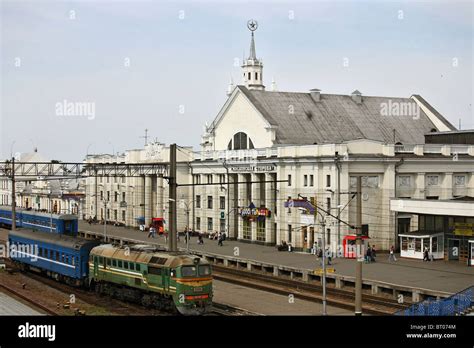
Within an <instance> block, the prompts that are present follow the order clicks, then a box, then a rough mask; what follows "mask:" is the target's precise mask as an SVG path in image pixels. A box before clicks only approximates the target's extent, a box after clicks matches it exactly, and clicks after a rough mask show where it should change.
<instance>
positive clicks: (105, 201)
mask: <svg viewBox="0 0 474 348" xmlns="http://www.w3.org/2000/svg"><path fill="white" fill-rule="evenodd" d="M107 203H108V202H107V199H104V242H105V243H107Z"/></svg>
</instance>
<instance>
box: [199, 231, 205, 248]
mask: <svg viewBox="0 0 474 348" xmlns="http://www.w3.org/2000/svg"><path fill="white" fill-rule="evenodd" d="M198 244H201V245H203V244H204V240H203V239H202V234H200V233H199V236H198Z"/></svg>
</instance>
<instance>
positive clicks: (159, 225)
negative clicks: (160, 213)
mask: <svg viewBox="0 0 474 348" xmlns="http://www.w3.org/2000/svg"><path fill="white" fill-rule="evenodd" d="M151 225H152V226H153V227H154V228H156V232H157V233H158V234H159V235H160V234H163V233H165V219H163V218H152V219H151Z"/></svg>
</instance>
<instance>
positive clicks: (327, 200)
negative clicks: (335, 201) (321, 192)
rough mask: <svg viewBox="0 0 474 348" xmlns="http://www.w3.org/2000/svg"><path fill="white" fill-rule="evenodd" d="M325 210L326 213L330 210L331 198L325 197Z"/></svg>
mask: <svg viewBox="0 0 474 348" xmlns="http://www.w3.org/2000/svg"><path fill="white" fill-rule="evenodd" d="M326 210H327V212H328V213H330V212H331V198H329V197H328V198H326Z"/></svg>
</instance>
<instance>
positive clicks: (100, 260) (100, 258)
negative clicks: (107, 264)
mask: <svg viewBox="0 0 474 348" xmlns="http://www.w3.org/2000/svg"><path fill="white" fill-rule="evenodd" d="M99 263H101V264H102V263H104V258H103V257H102V256H99Z"/></svg>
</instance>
